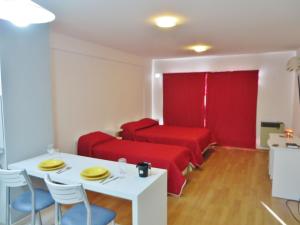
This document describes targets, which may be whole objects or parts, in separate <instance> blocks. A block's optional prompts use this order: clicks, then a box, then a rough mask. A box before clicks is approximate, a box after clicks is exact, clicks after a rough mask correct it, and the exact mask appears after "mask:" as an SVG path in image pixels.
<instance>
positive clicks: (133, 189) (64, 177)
mask: <svg viewBox="0 0 300 225" xmlns="http://www.w3.org/2000/svg"><path fill="white" fill-rule="evenodd" d="M47 159H61V160H63V161H64V162H65V163H66V165H67V166H71V167H72V168H71V169H70V170H67V171H65V172H63V173H61V174H57V173H56V172H57V171H41V170H40V169H39V168H38V164H39V163H40V162H42V161H44V160H47ZM92 166H100V167H105V168H107V169H109V171H110V172H111V173H112V174H113V175H118V174H119V164H118V162H114V161H108V160H102V159H95V158H90V157H84V156H79V155H72V154H67V153H54V154H43V155H40V156H37V157H34V158H30V159H27V160H23V161H20V162H16V163H13V164H10V165H9V166H8V168H9V169H26V171H27V173H28V174H29V175H31V176H34V177H39V178H44V177H45V175H46V174H47V173H48V174H49V175H50V177H51V179H52V180H53V181H55V182H59V183H64V184H74V183H82V184H83V186H84V188H85V189H86V190H90V191H94V192H98V193H103V194H107V195H111V196H115V197H119V198H124V199H128V200H134V199H136V198H137V197H138V196H139V195H140V194H141V193H142V192H143V191H144V190H146V189H147V188H148V187H150V186H151V184H152V183H153V182H155V181H156V180H157V179H158V178H159V177H160V176H162V175H163V174H164V173H166V170H164V169H158V168H152V169H151V175H150V176H148V177H146V178H141V177H139V176H138V170H137V168H136V166H135V165H132V164H126V167H125V168H126V175H125V177H122V178H120V179H117V180H114V181H111V182H109V183H107V184H102V183H100V182H99V181H87V180H84V179H82V178H81V177H80V172H81V171H82V170H84V169H86V168H88V167H92Z"/></svg>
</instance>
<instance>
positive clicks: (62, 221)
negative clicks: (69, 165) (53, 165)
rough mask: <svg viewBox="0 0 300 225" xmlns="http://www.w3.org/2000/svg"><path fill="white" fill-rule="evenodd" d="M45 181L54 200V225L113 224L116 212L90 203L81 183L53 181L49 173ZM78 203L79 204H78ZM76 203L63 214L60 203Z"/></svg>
mask: <svg viewBox="0 0 300 225" xmlns="http://www.w3.org/2000/svg"><path fill="white" fill-rule="evenodd" d="M45 182H46V184H47V186H48V189H49V191H50V193H51V195H52V197H53V199H54V201H55V225H84V224H87V225H114V224H115V217H116V213H115V212H113V211H111V210H109V209H106V208H103V207H100V206H96V205H90V204H89V201H88V198H87V195H86V192H85V190H84V189H83V186H82V184H73V185H64V184H57V183H53V182H52V181H51V179H50V176H49V175H46V177H45ZM78 203H79V204H78ZM69 204H76V205H75V206H73V207H72V208H70V209H69V210H67V211H66V212H65V213H64V215H62V212H61V207H60V206H61V205H69Z"/></svg>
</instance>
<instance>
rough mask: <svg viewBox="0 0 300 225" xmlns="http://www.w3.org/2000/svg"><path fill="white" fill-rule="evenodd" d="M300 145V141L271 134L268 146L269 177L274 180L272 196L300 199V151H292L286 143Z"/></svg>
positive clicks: (296, 138)
mask: <svg viewBox="0 0 300 225" xmlns="http://www.w3.org/2000/svg"><path fill="white" fill-rule="evenodd" d="M287 142H291V143H296V144H298V145H300V139H299V138H298V137H295V138H285V137H281V134H270V138H269V141H268V145H269V147H270V152H269V175H270V178H271V179H272V196H274V197H279V198H285V199H292V200H297V201H298V200H299V199H300V149H290V148H287V147H286V143H287Z"/></svg>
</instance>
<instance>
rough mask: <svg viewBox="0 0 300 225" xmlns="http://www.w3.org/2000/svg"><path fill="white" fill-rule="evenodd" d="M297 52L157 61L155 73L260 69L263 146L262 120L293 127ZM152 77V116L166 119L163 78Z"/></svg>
mask: <svg viewBox="0 0 300 225" xmlns="http://www.w3.org/2000/svg"><path fill="white" fill-rule="evenodd" d="M294 55H295V52H293V51H289V52H274V53H263V54H244V55H225V56H207V57H194V58H181V59H162V60H154V61H153V63H154V65H153V67H154V70H153V71H154V72H153V73H154V74H155V73H167V72H201V71H234V70H256V69H259V71H260V73H259V90H258V105H257V131H256V133H257V146H259V136H260V122H261V121H282V122H284V123H285V124H286V126H288V127H290V126H292V114H293V110H292V105H293V94H294V93H293V91H294V90H293V88H291V87H293V82H294V78H293V76H292V75H291V74H290V73H289V72H287V71H286V63H287V61H288V59H289V58H290V57H292V56H294ZM152 79H153V84H152V91H153V95H152V116H153V118H157V119H160V120H161V121H162V105H163V100H162V97H163V95H162V77H160V78H154V77H153V78H152Z"/></svg>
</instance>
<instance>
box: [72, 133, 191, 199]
mask: <svg viewBox="0 0 300 225" xmlns="http://www.w3.org/2000/svg"><path fill="white" fill-rule="evenodd" d="M77 151H78V155H82V156H88V157H94V158H100V159H105V160H111V161H118V159H119V158H126V159H127V162H128V163H131V164H137V163H139V162H141V161H144V162H150V163H151V165H152V166H153V167H157V168H162V169H166V170H168V193H170V194H172V195H176V196H180V195H181V194H182V190H183V187H184V186H185V184H186V177H185V176H184V175H183V171H186V169H187V168H188V167H189V163H190V157H191V155H190V151H189V150H188V149H187V148H185V147H181V146H173V145H164V144H152V143H143V142H135V141H130V140H119V139H117V138H115V137H113V136H111V135H108V134H105V133H102V132H100V131H97V132H93V133H89V134H86V135H83V136H81V137H80V138H79V140H78V145H77Z"/></svg>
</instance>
